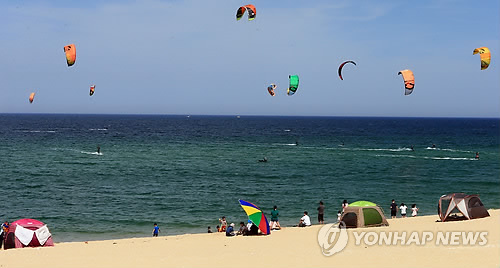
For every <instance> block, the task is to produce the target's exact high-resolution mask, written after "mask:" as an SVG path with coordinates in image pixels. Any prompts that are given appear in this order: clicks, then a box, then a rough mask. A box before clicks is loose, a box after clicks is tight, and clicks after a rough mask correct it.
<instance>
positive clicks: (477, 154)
mask: <svg viewBox="0 0 500 268" xmlns="http://www.w3.org/2000/svg"><path fill="white" fill-rule="evenodd" d="M476 159H477V160H479V152H476Z"/></svg>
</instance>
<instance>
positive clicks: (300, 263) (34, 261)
mask: <svg viewBox="0 0 500 268" xmlns="http://www.w3.org/2000/svg"><path fill="white" fill-rule="evenodd" d="M489 212H490V214H491V217H487V218H483V219H475V220H470V221H458V222H445V223H441V222H436V220H438V217H437V216H419V217H415V218H406V219H402V218H398V219H389V220H388V221H389V224H390V226H388V227H378V228H363V229H348V231H347V233H348V237H349V240H348V244H347V246H346V247H345V248H344V250H343V251H340V252H338V253H336V254H334V255H332V256H329V257H326V256H324V255H323V253H322V250H321V248H320V246H319V244H318V231H319V230H320V228H321V227H322V226H321V225H313V226H312V227H308V228H293V227H289V228H284V229H282V230H280V231H275V232H273V233H272V234H271V235H270V236H256V237H242V236H238V237H226V236H225V235H224V234H222V233H214V234H186V235H177V236H160V237H158V238H149V237H148V238H133V239H121V240H106V241H89V242H87V243H86V242H71V243H56V245H55V247H51V248H24V249H11V250H6V251H3V250H2V251H0V267H257V266H258V267H334V266H339V267H340V266H341V267H449V266H451V265H453V267H471V266H472V267H499V266H500V228H498V226H499V223H500V210H490V211H489ZM372 231H374V232H376V233H380V232H386V233H388V232H398V233H399V234H402V233H403V232H405V231H406V232H407V233H408V237H407V239H406V243H407V244H410V245H401V243H399V244H398V245H386V244H382V245H379V244H375V245H371V241H373V238H374V237H375V236H376V235H373V233H372V235H371V236H370V237H369V238H370V239H368V240H367V241H364V240H363V239H359V236H360V233H361V232H366V233H368V232H372ZM413 231H417V232H418V233H419V234H422V233H423V232H431V233H433V234H434V239H433V240H429V241H427V243H426V244H425V245H417V244H418V243H409V242H410V241H409V240H408V238H409V234H410V233H411V232H413ZM469 231H472V232H486V233H483V237H481V236H479V235H478V236H477V237H478V239H477V241H476V243H475V245H470V244H469V245H464V244H463V241H461V240H460V239H458V240H457V241H449V240H448V241H449V242H450V243H449V244H448V245H445V244H444V243H443V241H439V240H438V239H436V234H437V233H438V232H444V233H446V232H448V233H449V234H451V235H452V232H456V233H459V235H460V233H461V232H469ZM354 232H357V233H356V235H357V236H358V239H356V237H355V234H354ZM56 240H57V238H56ZM356 240H359V241H358V242H360V244H358V245H356ZM363 241H364V242H363ZM365 242H368V243H369V244H366V243H365ZM437 242H439V243H438V244H437ZM453 242H455V244H456V243H458V245H452V244H453ZM436 244H437V245H436ZM479 244H484V245H479Z"/></svg>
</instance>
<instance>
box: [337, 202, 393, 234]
mask: <svg viewBox="0 0 500 268" xmlns="http://www.w3.org/2000/svg"><path fill="white" fill-rule="evenodd" d="M340 221H343V222H344V223H345V226H346V228H360V227H374V226H389V223H388V222H387V220H386V219H385V216H384V213H383V212H382V210H381V209H380V207H379V206H377V204H375V203H372V202H369V201H357V202H354V203H352V204H349V206H348V207H346V208H345V209H344V214H343V215H342V218H340Z"/></svg>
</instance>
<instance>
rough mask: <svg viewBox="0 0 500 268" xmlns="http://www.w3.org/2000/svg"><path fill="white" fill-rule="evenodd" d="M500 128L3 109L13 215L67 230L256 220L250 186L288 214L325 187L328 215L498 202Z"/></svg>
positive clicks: (64, 233) (7, 195)
mask: <svg viewBox="0 0 500 268" xmlns="http://www.w3.org/2000/svg"><path fill="white" fill-rule="evenodd" d="M499 130H500V128H499V120H498V119H422V118H336V117H246V116H242V117H241V118H237V117H234V116H225V117H224V116H218V117H217V116H190V117H187V116H125V115H120V116H118V115H116V116H114V115H5V114H4V115H0V151H1V154H0V163H1V164H0V165H1V174H0V182H1V184H2V187H1V188H0V196H2V197H3V198H2V203H3V204H2V210H0V220H9V221H14V220H17V219H20V218H35V219H38V220H41V221H43V222H45V223H47V224H48V226H49V228H50V229H51V231H52V233H53V235H54V239H55V241H56V242H61V241H85V240H96V239H113V238H126V237H144V236H149V235H150V234H151V231H152V229H153V222H157V223H158V224H159V226H160V228H161V230H162V234H163V235H165V234H180V233H196V232H205V231H206V228H207V226H211V227H212V229H215V226H216V225H217V224H218V218H220V217H221V216H226V217H227V218H228V220H229V222H235V223H238V222H240V221H246V219H247V218H246V216H245V213H244V211H243V210H242V209H241V207H240V206H239V203H238V199H244V200H247V201H249V202H252V203H254V204H256V205H258V206H260V207H261V208H262V209H263V210H264V211H265V212H266V213H267V214H268V215H269V212H270V210H271V208H272V206H273V205H277V206H278V207H279V209H280V214H281V217H280V222H281V223H282V225H284V226H287V225H288V226H289V225H294V224H297V223H298V219H299V218H300V217H301V216H302V213H303V211H304V210H307V211H309V212H310V215H311V216H312V217H311V218H312V219H313V223H316V222H317V221H316V208H317V203H318V202H319V201H320V200H323V201H324V203H325V206H326V212H325V213H326V216H325V218H326V221H327V222H333V221H335V220H336V214H337V210H339V208H340V204H341V202H342V200H344V199H347V200H348V201H349V202H354V201H357V200H369V201H373V202H375V203H377V204H379V205H381V206H382V208H383V209H384V210H385V213H386V215H388V212H389V209H388V208H389V204H390V202H391V199H396V201H397V202H398V203H401V202H404V203H406V204H407V205H408V204H413V203H416V204H417V206H418V207H419V208H420V211H419V213H420V214H421V215H430V214H435V213H436V206H437V200H438V199H439V197H440V196H441V195H443V194H447V193H451V192H465V193H470V194H472V193H474V194H480V196H481V199H482V201H483V203H484V204H485V206H486V207H488V208H499V207H500V176H499V174H500V172H499V170H500V161H499V160H500V157H499V156H500V153H499V148H500V147H499V146H500V135H499V134H500V131H499ZM296 143H298V145H297V144H296ZM342 144H343V146H342ZM432 144H436V146H437V149H432V148H430V146H431V145H432ZM411 145H413V146H414V149H415V151H411V149H410V147H411ZM97 146H100V147H101V155H98V154H97V153H96V148H97ZM476 151H477V152H479V154H480V160H476V159H474V156H475V152H476ZM263 157H267V159H268V160H269V161H268V162H267V163H259V162H258V161H257V160H258V159H262V158H263Z"/></svg>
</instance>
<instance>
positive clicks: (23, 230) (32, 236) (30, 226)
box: [4, 219, 54, 249]
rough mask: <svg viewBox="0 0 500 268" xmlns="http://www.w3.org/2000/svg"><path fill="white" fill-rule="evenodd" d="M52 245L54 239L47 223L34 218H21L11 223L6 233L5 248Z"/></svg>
mask: <svg viewBox="0 0 500 268" xmlns="http://www.w3.org/2000/svg"><path fill="white" fill-rule="evenodd" d="M52 246H54V241H52V234H51V233H50V232H49V228H47V225H45V224H44V223H43V222H41V221H37V220H33V219H21V220H17V221H15V222H13V223H11V224H10V227H9V231H8V232H7V234H6V235H5V244H4V249H9V248H24V247H52Z"/></svg>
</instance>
